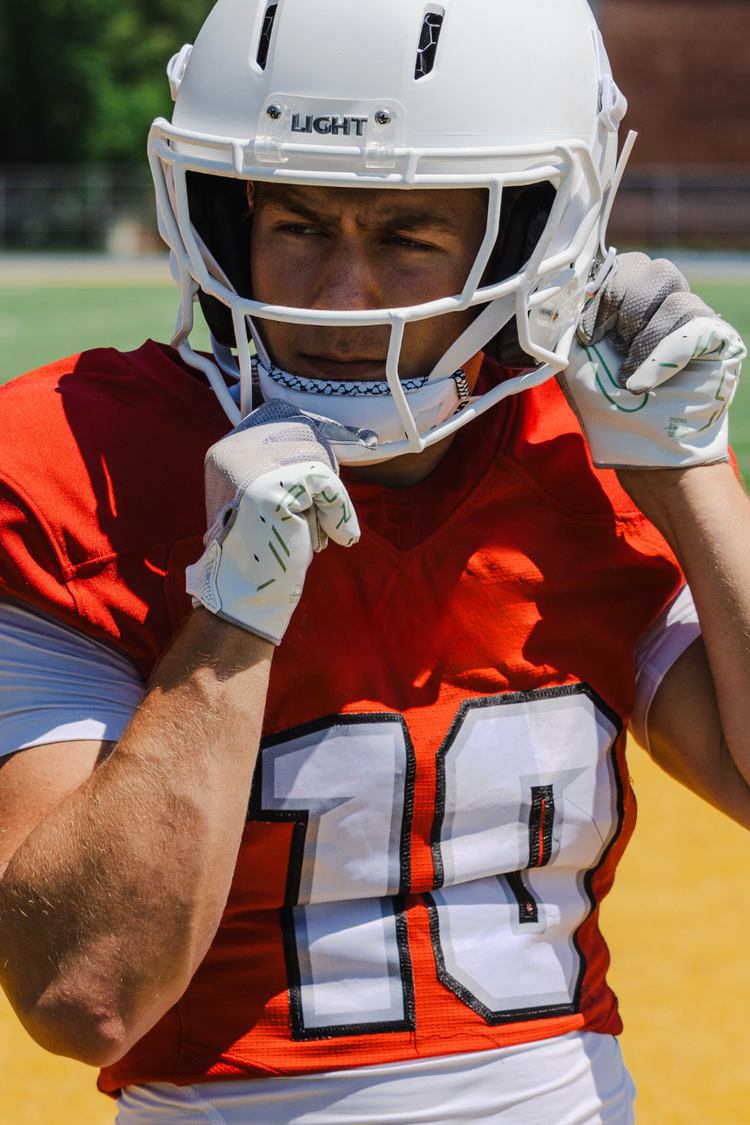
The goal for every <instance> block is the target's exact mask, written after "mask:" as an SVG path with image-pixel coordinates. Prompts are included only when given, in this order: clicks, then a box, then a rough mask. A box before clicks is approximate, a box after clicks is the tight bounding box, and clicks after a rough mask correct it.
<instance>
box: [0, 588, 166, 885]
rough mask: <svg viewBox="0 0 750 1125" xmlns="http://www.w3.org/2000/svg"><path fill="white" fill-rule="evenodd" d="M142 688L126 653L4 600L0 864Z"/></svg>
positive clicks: (120, 722) (101, 752)
mask: <svg viewBox="0 0 750 1125" xmlns="http://www.w3.org/2000/svg"><path fill="white" fill-rule="evenodd" d="M143 687H144V685H143V678H142V676H141V675H140V673H139V672H138V669H137V668H136V667H135V666H134V665H133V663H132V661H131V660H130V659H129V657H127V656H126V655H125V654H124V653H121V652H119V651H115V650H114V649H112V648H110V647H108V646H105V645H103V644H101V643H99V642H97V641H94V640H92V639H91V638H90V637H88V636H85V635H84V634H83V633H80V632H78V631H77V630H75V629H72V628H70V627H68V626H65V625H62V624H61V623H60V622H59V621H56V620H55V619H53V618H51V617H49V616H48V615H47V614H44V613H41V612H40V611H39V610H37V609H34V608H33V607H31V606H29V605H27V604H25V603H23V602H21V601H19V600H15V599H8V598H3V599H0V871H4V870H5V867H6V866H7V864H8V863H9V861H10V859H11V858H12V856H13V855H14V854H15V852H16V850H17V849H18V847H19V846H20V845H21V844H22V843H23V841H24V840H25V839H26V837H27V836H28V835H29V833H30V832H32V831H33V830H34V828H36V826H37V825H38V824H39V823H40V822H41V821H42V820H44V818H45V817H46V816H47V815H48V814H49V813H50V812H51V811H52V809H53V808H55V806H56V805H57V804H59V802H60V801H61V800H63V799H64V798H65V797H66V796H67V795H68V794H69V793H71V792H73V791H74V790H75V789H77V788H78V787H79V786H80V785H82V784H83V782H84V781H85V780H86V779H87V778H88V777H89V776H90V775H91V773H92V771H93V770H94V769H95V767H96V765H97V764H98V763H99V762H100V761H102V760H103V759H104V757H106V754H107V752H108V750H109V749H111V747H112V746H113V745H114V744H115V742H116V741H117V739H118V738H119V737H120V736H121V734H122V733H123V731H124V730H125V728H126V727H127V725H128V723H129V721H130V718H131V717H132V714H133V712H134V711H135V709H136V707H137V706H138V703H139V701H140V698H141V695H142V692H143Z"/></svg>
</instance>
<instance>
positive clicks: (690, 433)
mask: <svg viewBox="0 0 750 1125" xmlns="http://www.w3.org/2000/svg"><path fill="white" fill-rule="evenodd" d="M746 354H747V349H746V348H745V346H744V344H743V342H742V340H741V338H740V336H739V334H738V333H737V332H736V331H735V329H734V328H732V327H731V325H729V324H727V323H726V322H725V321H723V320H721V319H720V318H719V317H718V316H716V314H715V313H714V311H713V310H712V309H710V308H709V307H708V306H707V305H706V304H704V302H703V301H702V300H701V298H700V297H698V296H696V295H695V294H694V293H691V292H690V289H689V286H688V283H687V281H686V280H685V278H684V277H683V276H682V274H681V273H680V271H679V270H678V269H677V267H676V266H675V265H673V264H672V263H671V262H668V261H666V260H665V259H657V260H656V261H651V259H649V258H648V257H647V256H646V255H645V254H623V255H621V256H619V257H618V258H617V268H616V270H615V271H614V273H612V274H611V275H610V276H609V278H608V279H607V281H606V282H605V284H604V285H603V286H602V287H601V289H600V290H599V291H598V293H596V294H595V296H594V297H593V298H592V299H591V300H590V301H589V303H588V305H587V306H586V308H585V309H584V312H583V316H582V317H581V323H580V325H579V329H578V342H576V343H575V344H574V345H573V348H572V350H571V355H570V363H569V366H568V368H567V370H566V371H565V372H564V374H563V375H561V376H560V377H559V378H560V382H561V385H562V387H563V390H564V391H565V393H566V395H567V397H568V400H569V402H570V404H571V406H572V407H573V409H574V410H575V411H576V413H577V415H578V417H579V420H580V421H581V424H582V426H583V430H584V433H585V435H586V439H587V441H588V443H589V447H590V449H591V454H592V457H593V460H594V464H595V465H598V466H599V467H602V468H621V467H629V468H636V467H638V468H684V467H687V466H689V465H700V464H709V463H713V462H716V461H726V460H727V459H728V456H729V454H728V448H727V433H728V417H727V411H728V408H729V406H730V404H731V402H732V399H733V397H734V393H735V390H736V388H737V382H738V379H739V374H740V368H741V365H742V360H743V359H744V357H745V355H746Z"/></svg>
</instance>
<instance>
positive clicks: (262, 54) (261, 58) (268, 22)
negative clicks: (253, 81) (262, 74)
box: [255, 4, 278, 70]
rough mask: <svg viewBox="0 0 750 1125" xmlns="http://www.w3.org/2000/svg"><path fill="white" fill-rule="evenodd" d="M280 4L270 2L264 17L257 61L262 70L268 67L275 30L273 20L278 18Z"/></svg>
mask: <svg viewBox="0 0 750 1125" xmlns="http://www.w3.org/2000/svg"><path fill="white" fill-rule="evenodd" d="M277 8H278V4H269V5H268V7H267V8H266V14H265V16H264V17H263V27H262V29H261V33H260V39H259V41H258V54H257V55H256V58H255V61H256V62H257V64H258V66H259V67H260V69H261V70H265V69H266V63H267V62H268V49H269V47H270V46H271V33H272V31H273V21H274V20H275V19H276V9H277Z"/></svg>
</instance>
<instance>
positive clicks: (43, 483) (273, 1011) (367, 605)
mask: <svg viewBox="0 0 750 1125" xmlns="http://www.w3.org/2000/svg"><path fill="white" fill-rule="evenodd" d="M481 377H482V378H483V379H484V380H487V381H489V382H491V381H493V380H497V379H498V378H502V377H503V376H502V371H500V370H499V369H498V368H497V367H496V366H495V365H494V364H492V363H490V362H486V363H485V365H484V367H483V370H482V376H481ZM0 394H2V399H3V415H4V430H3V435H2V445H3V458H2V461H3V469H2V472H1V473H0V537H1V539H2V544H3V548H4V551H3V555H2V558H1V559H0V581H1V582H2V589H3V590H4V591H5V592H6V593H8V594H10V595H14V596H17V597H21V598H24V599H25V600H26V601H29V602H30V603H32V604H34V605H36V606H37V607H38V608H40V609H43V610H45V611H46V612H48V613H51V614H52V615H53V616H55V617H56V618H58V619H59V620H61V621H63V622H66V623H68V624H72V625H74V626H76V627H78V628H80V629H82V630H83V631H84V632H86V633H87V634H89V635H90V636H92V637H101V638H108V639H109V640H112V641H115V642H116V643H117V644H119V645H120V646H121V647H122V648H123V649H124V651H125V652H127V653H128V654H129V655H130V656H131V658H132V659H133V660H134V662H135V663H136V665H137V666H138V668H139V669H140V671H141V673H142V674H143V675H144V676H146V675H148V672H149V671H150V669H151V667H152V666H153V664H154V662H155V660H156V659H157V658H158V655H159V653H160V652H161V651H163V649H164V648H165V646H166V645H167V644H168V643H169V640H170V638H171V636H172V635H173V633H174V631H175V630H176V628H178V626H179V624H180V622H181V620H182V619H183V618H184V616H185V614H186V613H187V612H189V600H188V598H187V595H186V594H185V589H184V566H185V564H186V563H189V562H192V561H194V560H195V558H196V557H197V556H198V555H199V554H200V551H201V546H202V545H201V541H202V534H203V530H204V518H205V517H204V514H203V494H202V493H203V487H202V461H203V456H204V453H205V450H206V449H207V447H208V446H209V445H210V444H212V443H213V442H214V441H216V440H217V438H218V437H219V436H221V433H223V432H224V431H225V430H226V423H225V421H224V419H223V418H222V417H221V411H220V408H219V406H218V404H217V403H216V401H215V400H214V399H213V396H212V393H211V391H210V390H209V388H208V387H207V386H206V385H205V384H204V383H203V382H202V381H201V379H200V378H197V377H195V376H192V375H190V374H189V373H188V372H187V371H186V370H185V368H184V367H183V366H182V365H181V364H180V362H179V360H178V358H177V357H176V356H175V354H174V353H173V352H171V351H170V350H169V349H167V348H162V347H160V346H158V345H155V344H153V343H148V344H146V345H144V347H143V348H141V349H139V350H138V351H137V352H134V353H130V354H127V355H121V354H118V353H116V352H112V351H106V350H101V351H94V352H89V353H85V354H84V355H82V356H80V357H74V358H73V359H71V360H69V361H63V362H61V363H59V364H57V365H53V366H52V367H50V368H46V369H42V370H41V371H39V372H36V373H33V374H32V375H30V376H26V377H22V378H21V379H19V380H16V381H14V382H13V383H11V384H9V385H8V386H7V387H5V388H3V390H2V392H0ZM347 478H348V481H347V483H348V486H349V487H350V494H351V496H352V500H353V502H354V504H355V506H356V508H357V511H358V515H359V518H360V523H361V524H362V525H363V537H362V541H361V542H360V544H359V545H358V546H357V547H356V548H353V549H352V550H350V551H347V552H345V551H342V550H336V549H335V548H329V549H328V550H327V551H325V552H323V554H321V555H320V556H318V557H317V558H316V559H315V560H314V561H313V563H312V566H311V568H310V571H309V574H308V579H307V584H306V587H305V592H304V595H303V600H302V602H301V604H300V606H299V607H298V610H297V611H296V613H295V616H294V618H293V619H292V623H291V626H290V630H289V632H288V633H287V635H286V637H285V639H284V643H283V645H282V646H281V647H280V648H279V650H278V652H277V653H276V656H275V658H274V664H273V670H272V677H271V684H270V690H269V694H268V700H267V711H266V722H265V727H264V741H263V745H262V749H261V753H260V756H259V764H258V769H257V771H256V777H255V781H254V784H253V791H252V794H251V800H250V805H249V810H248V823H247V826H246V831H245V835H244V838H243V843H242V846H241V849H240V854H239V857H238V862H237V868H236V874H235V880H234V884H233V888H232V891H231V893H230V897H229V901H228V904H227V908H226V911H225V914H224V918H223V920H222V924H221V926H220V928H219V931H218V933H217V935H216V938H215V940H214V943H213V945H212V947H211V949H210V950H209V953H208V954H207V956H206V959H205V960H204V962H203V964H202V965H201V967H200V968H199V970H198V972H197V973H196V975H195V977H194V978H193V981H192V982H191V984H190V986H189V988H188V989H187V991H186V993H185V995H184V996H183V998H182V999H181V1000H180V1002H179V1004H178V1005H176V1006H175V1008H173V1009H172V1010H170V1011H169V1012H168V1013H167V1014H166V1015H165V1016H164V1017H163V1019H162V1020H161V1021H159V1023H158V1024H157V1025H156V1027H155V1028H153V1029H152V1030H151V1031H150V1032H148V1033H147V1035H146V1036H144V1038H143V1039H142V1040H141V1041H140V1042H139V1043H138V1044H136V1046H135V1047H134V1048H133V1049H132V1050H131V1051H130V1052H128V1054H127V1055H126V1056H125V1057H124V1058H123V1059H122V1060H120V1061H119V1062H118V1063H117V1064H115V1065H114V1066H113V1067H110V1068H107V1069H106V1070H105V1071H104V1072H103V1073H102V1076H101V1078H100V1084H101V1086H102V1088H103V1089H105V1090H108V1091H114V1090H116V1089H118V1088H119V1087H121V1086H123V1085H130V1084H135V1083H145V1082H162V1081H166V1082H173V1083H176V1084H185V1085H187V1084H190V1083H193V1082H196V1081H210V1080H220V1079H225V1078H231V1077H253V1076H261V1075H274V1074H295V1073H309V1072H315V1071H324V1070H331V1069H336V1068H347V1067H355V1066H362V1065H373V1064H377V1063H384V1062H395V1061H399V1060H407V1059H414V1058H420V1057H434V1056H439V1055H449V1054H456V1053H461V1052H467V1051H476V1050H483V1049H492V1048H494V1047H502V1046H506V1045H510V1044H514V1043H521V1042H526V1041H531V1040H537V1039H544V1038H549V1037H552V1036H559V1035H562V1034H565V1033H567V1032H569V1031H573V1030H579V1029H585V1030H594V1031H602V1032H606V1033H616V1032H618V1031H619V1029H620V1026H621V1025H620V1021H619V1016H618V1014H617V1006H616V1000H615V997H614V995H613V994H612V992H611V990H610V989H609V988H608V986H607V984H606V980H605V973H606V967H607V963H608V953H607V949H606V945H605V944H604V940H603V938H602V936H601V934H600V932H599V929H598V903H599V902H600V901H601V898H602V897H603V895H605V894H606V892H607V891H608V889H609V887H610V885H611V882H612V878H613V875H614V869H615V866H616V863H617V861H618V859H619V857H620V855H621V853H622V850H623V848H624V846H625V844H626V842H627V839H628V836H629V834H630V832H631V831H632V827H633V822H634V817H635V805H634V800H633V797H632V794H631V792H630V789H629V784H628V779H627V769H626V765H625V759H624V734H623V729H624V724H625V723H626V722H627V721H628V719H629V717H630V714H631V712H632V708H633V703H634V698H635V673H634V659H633V653H634V648H635V645H636V643H637V641H638V639H639V637H640V636H641V635H642V634H643V633H644V632H645V631H646V630H647V629H648V628H649V626H650V625H651V624H652V623H653V621H654V620H655V619H656V618H657V616H658V615H659V613H660V612H661V611H662V610H663V608H664V606H665V605H666V604H667V603H668V602H669V601H670V600H671V598H672V597H673V596H674V594H675V593H676V591H677V590H678V589H679V587H680V585H681V583H682V576H681V574H680V571H679V568H678V567H677V564H676V562H675V560H674V558H673V557H672V555H671V554H670V552H669V550H668V549H667V547H666V545H665V543H664V541H663V540H662V539H661V537H660V536H659V535H658V533H657V532H656V531H655V530H654V528H653V527H652V526H651V525H650V524H649V523H648V521H646V520H645V519H644V517H643V516H642V515H641V514H640V513H639V512H637V511H636V510H635V509H634V507H633V505H632V504H631V502H630V501H629V499H628V498H627V497H626V496H625V494H624V493H623V492H622V490H621V489H620V488H619V485H618V484H617V481H616V478H615V476H614V474H613V473H608V472H597V471H594V470H593V468H592V466H591V464H590V461H589V459H588V455H587V452H586V446H585V443H584V441H583V437H582V435H581V433H580V430H579V429H578V427H577V423H576V421H575V419H574V417H573V415H572V413H571V412H570V410H569V408H568V407H567V404H566V403H565V401H564V398H563V396H562V394H561V392H560V390H559V388H558V387H557V385H556V384H554V383H551V384H550V383H548V384H545V385H544V386H543V387H541V388H538V389H537V390H535V391H532V392H527V393H525V394H524V395H523V396H520V397H517V398H513V399H510V400H507V401H506V402H505V403H504V404H502V405H501V406H498V408H496V409H495V410H493V411H491V412H489V413H488V414H487V415H485V416H483V417H482V418H481V419H478V420H476V421H475V422H473V423H472V425H471V426H470V427H467V428H466V429H464V430H462V431H460V432H459V433H458V434H457V436H456V439H455V441H454V443H453V446H452V447H451V449H450V451H449V453H448V454H447V456H446V457H445V459H444V460H443V462H442V463H441V464H440V465H439V466H438V468H437V469H436V470H435V472H434V473H433V474H431V476H430V477H429V478H427V480H426V481H424V482H422V483H421V484H418V485H415V486H413V487H412V488H409V489H405V490H402V491H399V492H395V491H394V490H389V489H385V488H382V487H380V486H376V485H369V484H365V483H364V482H362V481H359V480H357V479H356V477H355V476H354V474H352V473H347ZM501 766H502V768H500V767H501ZM342 785H343V786H344V789H343V791H342V789H341V786H342ZM480 826H481V831H480V830H479V827H480Z"/></svg>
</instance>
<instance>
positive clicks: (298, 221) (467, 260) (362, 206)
mask: <svg viewBox="0 0 750 1125" xmlns="http://www.w3.org/2000/svg"><path fill="white" fill-rule="evenodd" d="M486 220H487V195H486V193H485V192H484V191H483V190H479V189H477V190H474V189H466V190H455V191H446V190H435V191H429V190H419V191H394V190H387V189H372V190H370V189H367V188H314V187H297V186H286V185H284V186H277V185H268V186H267V185H260V190H258V191H257V195H256V202H255V217H254V219H253V234H252V251H251V253H252V278H253V296H254V297H255V299H256V300H260V301H265V302H268V303H269V304H275V305H291V306H293V307H296V308H312V309H383V308H392V307H395V306H400V305H414V304H420V303H422V302H424V301H431V300H434V299H436V298H440V297H449V296H452V295H453V294H454V293H458V292H460V291H461V289H462V287H463V285H464V282H465V281H466V278H467V277H468V274H469V271H470V269H471V267H472V265H473V264H474V261H475V259H476V255H477V251H478V250H479V246H480V245H481V242H482V238H483V236H484V232H485V224H486ZM475 315H476V311H475V310H471V309H470V310H466V311H464V312H456V313H448V314H446V315H444V316H439V317H434V318H431V319H430V320H421V321H413V322H411V323H409V324H407V326H406V330H405V332H404V341H403V346H402V349H401V360H400V374H401V377H402V378H415V377H417V376H420V375H428V374H429V373H430V371H431V370H432V368H433V367H434V366H435V364H436V363H437V362H438V360H439V359H440V357H441V356H442V355H443V354H444V353H445V351H447V349H448V347H450V345H451V344H452V343H453V342H454V340H456V339H457V338H458V337H459V336H460V335H461V333H462V332H463V331H464V329H465V328H467V327H468V325H469V324H470V322H471V320H472V318H473V317H474V316H475ZM256 324H257V325H258V327H259V329H260V331H261V333H262V336H263V340H264V343H265V344H266V347H267V348H268V351H269V353H270V355H271V357H272V359H273V360H274V362H275V363H276V364H277V366H279V367H281V368H282V369H283V370H285V371H289V372H291V373H292V374H294V375H300V376H305V377H308V378H317V379H346V380H349V379H383V378H384V377H385V361H386V356H387V352H388V341H389V338H390V329H389V327H388V326H387V325H372V326H369V327H364V328H336V327H330V328H327V327H320V326H309V325H298V324H280V323H278V322H273V321H268V320H260V319H258V320H256Z"/></svg>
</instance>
